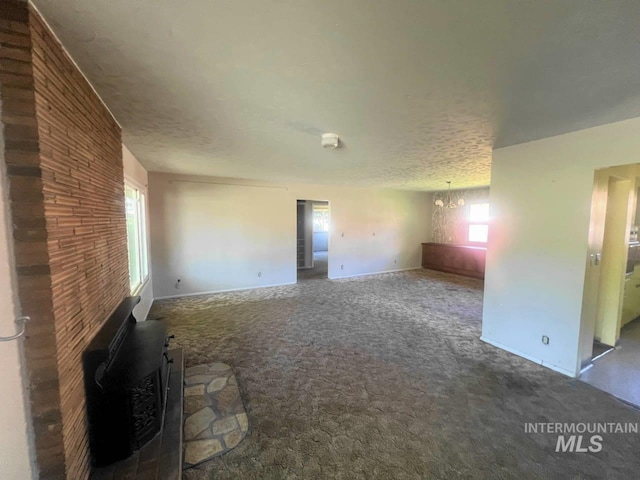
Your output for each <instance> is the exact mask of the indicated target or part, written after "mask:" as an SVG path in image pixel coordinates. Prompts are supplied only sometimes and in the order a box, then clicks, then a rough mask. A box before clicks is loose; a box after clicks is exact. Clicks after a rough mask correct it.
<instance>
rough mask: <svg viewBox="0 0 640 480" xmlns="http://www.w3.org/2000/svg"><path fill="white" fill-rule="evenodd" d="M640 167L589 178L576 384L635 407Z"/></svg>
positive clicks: (638, 389)
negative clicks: (590, 194)
mask: <svg viewBox="0 0 640 480" xmlns="http://www.w3.org/2000/svg"><path fill="white" fill-rule="evenodd" d="M639 187H640V166H638V165H627V166H621V167H611V168H607V169H603V170H599V171H597V172H596V174H595V181H594V193H593V202H592V210H591V225H590V231H589V255H588V259H587V270H586V278H585V289H584V298H583V318H582V329H581V362H582V363H581V366H582V367H583V368H582V371H581V374H580V377H579V378H580V380H582V381H584V382H586V383H589V384H590V385H593V386H594V387H596V388H598V389H601V390H604V391H606V392H608V393H610V394H612V395H614V396H616V397H618V398H620V399H622V400H624V401H626V402H629V403H632V404H634V405H637V406H640V386H638V385H636V382H635V381H632V379H634V378H638V377H639V376H640V255H639V254H637V253H636V252H640V248H639V247H640V242H638V225H640V205H639V204H638V200H639V199H640V191H639Z"/></svg>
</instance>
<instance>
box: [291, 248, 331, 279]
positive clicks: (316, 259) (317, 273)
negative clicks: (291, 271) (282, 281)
mask: <svg viewBox="0 0 640 480" xmlns="http://www.w3.org/2000/svg"><path fill="white" fill-rule="evenodd" d="M328 257H329V252H327V251H326V250H325V251H321V252H313V268H300V269H298V281H299V282H301V281H304V280H322V279H326V278H327V274H328V272H329V263H328Z"/></svg>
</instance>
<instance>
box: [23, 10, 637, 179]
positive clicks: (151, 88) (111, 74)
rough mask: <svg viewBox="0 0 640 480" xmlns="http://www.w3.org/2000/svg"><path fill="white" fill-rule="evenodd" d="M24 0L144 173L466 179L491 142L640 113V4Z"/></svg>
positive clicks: (484, 161) (475, 175)
mask: <svg viewBox="0 0 640 480" xmlns="http://www.w3.org/2000/svg"><path fill="white" fill-rule="evenodd" d="M35 4H36V6H37V7H38V9H39V10H40V11H41V12H42V14H43V15H44V17H45V18H46V19H47V21H48V22H49V23H50V25H51V26H52V28H53V29H54V30H55V32H56V33H57V34H58V36H59V37H60V39H61V40H62V42H63V44H64V45H65V46H66V48H67V49H68V50H69V52H70V53H71V55H72V56H73V58H74V59H75V60H76V62H77V63H78V64H79V65H80V67H81V68H82V70H83V71H84V73H85V74H86V75H87V77H88V78H89V79H90V81H91V82H92V84H93V85H94V87H95V88H96V90H97V91H98V92H99V93H100V95H101V96H102V98H103V99H104V101H105V102H106V104H107V105H108V106H109V108H110V109H111V110H112V112H113V113H114V115H115V116H116V118H117V120H118V121H119V122H120V123H121V125H122V127H123V134H124V142H125V143H126V144H127V146H128V147H129V148H130V149H131V151H132V152H133V153H134V154H135V155H136V156H137V157H138V159H139V160H140V161H141V162H142V163H143V164H144V165H145V166H146V167H147V168H148V169H149V170H150V171H164V172H176V173H186V174H202V175H216V176H223V177H237V178H250V179H260V180H265V181H287V182H304V183H309V182H313V183H334V184H351V185H369V186H382V187H392V188H406V189H415V190H441V189H443V186H445V184H444V182H445V180H453V181H454V184H453V186H454V188H456V187H474V186H481V185H487V184H489V182H490V163H491V151H492V148H494V147H498V146H505V145H511V144H515V143H521V142H524V141H528V140H533V139H537V138H543V137H547V136H551V135H556V134H560V133H565V132H568V131H572V130H577V129H581V128H586V127H590V126H594V125H599V124H603V123H608V122H611V121H616V120H622V119H625V118H631V117H635V116H640V28H638V25H640V1H638V0H628V1H622V0H609V1H606V2H605V1H602V0H563V1H558V0H519V1H518V0H483V1H478V0H466V1H465V0H431V1H426V0H425V1H419V0H414V1H411V0H376V1H368V0H350V1H344V0H340V1H338V0H323V1H318V0H289V1H284V0H282V1H275V0H274V1H264V0H242V1H239V0H189V1H185V0H109V1H97V0H93V1H92V0H35ZM323 132H335V133H338V134H339V135H340V137H341V139H342V140H343V142H344V143H343V147H342V148H340V149H338V150H334V151H326V150H322V149H321V147H320V134H321V133H323Z"/></svg>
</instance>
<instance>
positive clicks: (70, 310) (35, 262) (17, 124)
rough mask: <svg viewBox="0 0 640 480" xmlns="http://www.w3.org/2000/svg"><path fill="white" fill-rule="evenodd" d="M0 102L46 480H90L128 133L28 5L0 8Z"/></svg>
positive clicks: (122, 291) (123, 260)
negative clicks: (97, 340)
mask: <svg viewBox="0 0 640 480" xmlns="http://www.w3.org/2000/svg"><path fill="white" fill-rule="evenodd" d="M0 98H1V105H2V107H1V111H2V128H3V131H4V142H3V143H1V142H0V145H2V147H3V148H4V152H3V155H0V159H1V158H2V157H4V162H1V163H2V164H1V165H0V167H1V168H5V169H6V173H7V178H8V183H9V185H8V187H9V196H10V206H11V207H10V208H11V216H12V223H13V242H14V251H15V258H16V269H17V278H18V280H17V287H18V295H19V299H20V304H21V308H22V312H23V314H24V315H29V316H30V317H31V322H30V323H28V324H27V331H26V336H25V339H24V355H25V364H26V376H27V377H28V382H29V389H28V394H29V403H30V408H31V416H32V424H33V431H34V444H35V452H36V457H37V458H36V461H37V467H38V471H39V478H42V479H62V478H70V479H74V480H77V479H83V478H87V477H88V475H89V447H88V440H87V428H86V413H85V395H84V388H83V379H82V366H81V355H82V352H83V350H84V348H85V346H86V345H87V344H88V342H89V341H90V340H91V338H92V337H93V336H94V334H95V332H96V331H97V330H98V328H99V327H100V326H101V325H102V324H103V323H104V321H105V320H106V319H107V318H108V316H109V314H110V313H111V312H112V311H113V310H114V308H115V307H116V306H117V305H118V304H119V303H120V301H121V300H122V299H123V298H124V297H126V296H127V295H128V294H129V291H128V290H129V287H128V285H129V282H128V263H127V245H126V225H125V213H124V191H123V189H124V187H123V170H122V144H121V132H120V127H119V126H118V124H117V123H116V121H115V120H114V119H113V117H112V116H111V114H110V113H109V111H108V110H107V108H106V107H105V106H104V105H103V103H102V102H101V100H100V98H99V97H98V96H97V94H96V93H95V92H94V91H93V89H92V88H91V86H90V85H89V83H88V82H87V81H86V79H85V78H84V76H83V75H82V73H81V72H80V71H79V70H78V68H77V67H76V65H75V64H74V62H73V61H72V60H71V59H70V57H69V56H68V55H67V53H66V52H65V50H64V49H63V47H62V46H61V44H60V43H59V42H58V40H57V39H56V37H55V36H54V35H53V34H52V32H51V31H50V29H49V28H48V26H47V25H46V23H45V22H44V21H43V20H42V18H41V17H40V15H39V14H38V12H37V11H35V10H34V8H33V7H31V6H29V5H28V4H27V3H26V2H25V1H20V0H0Z"/></svg>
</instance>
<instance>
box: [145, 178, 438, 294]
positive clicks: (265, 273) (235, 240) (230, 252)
mask: <svg viewBox="0 0 640 480" xmlns="http://www.w3.org/2000/svg"><path fill="white" fill-rule="evenodd" d="M149 185H150V213H151V252H152V260H153V261H152V265H153V280H154V292H155V295H156V297H157V298H160V297H166V296H173V295H182V294H193V293H198V292H213V291H223V290H232V289H241V288H253V287H261V286H268V285H281V284H290V283H295V281H296V200H297V199H313V200H326V201H329V203H330V209H331V227H330V233H329V278H339V277H348V276H353V275H362V274H367V273H374V272H383V271H391V270H400V269H408V268H417V267H420V262H421V255H420V243H421V242H424V241H427V240H428V239H429V237H430V233H429V227H428V222H427V221H426V219H427V218H428V213H429V210H428V209H429V202H428V198H429V196H428V195H427V194H424V193H414V192H403V191H392V190H373V189H361V188H350V187H336V186H319V185H316V186H314V185H282V186H274V185H265V184H259V183H256V182H244V181H239V180H230V179H220V178H210V177H185V176H174V175H168V174H158V173H150V174H149ZM259 274H260V276H259ZM178 279H180V283H179V285H178V288H176V283H177V280H178Z"/></svg>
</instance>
